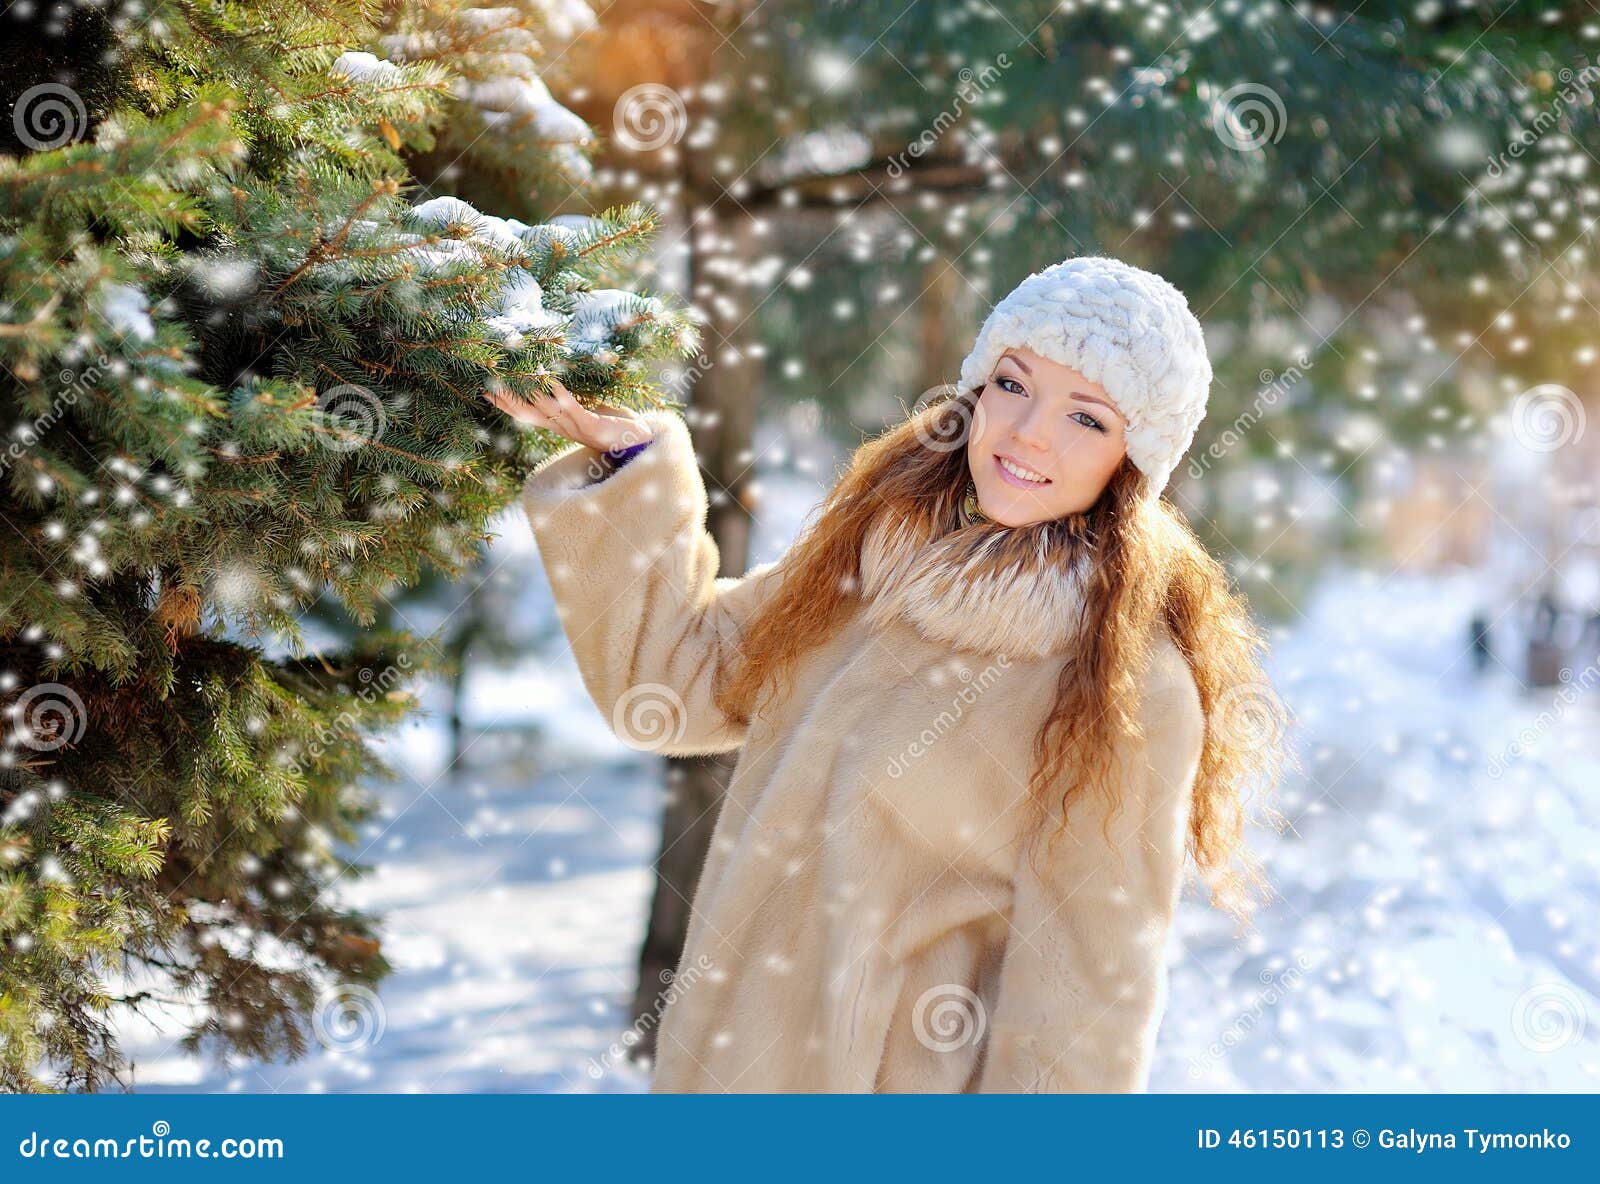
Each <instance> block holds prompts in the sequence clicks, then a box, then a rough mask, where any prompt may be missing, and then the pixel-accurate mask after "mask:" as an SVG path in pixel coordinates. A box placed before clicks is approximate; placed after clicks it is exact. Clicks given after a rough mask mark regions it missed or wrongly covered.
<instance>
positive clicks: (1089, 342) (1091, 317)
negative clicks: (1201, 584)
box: [961, 255, 1211, 497]
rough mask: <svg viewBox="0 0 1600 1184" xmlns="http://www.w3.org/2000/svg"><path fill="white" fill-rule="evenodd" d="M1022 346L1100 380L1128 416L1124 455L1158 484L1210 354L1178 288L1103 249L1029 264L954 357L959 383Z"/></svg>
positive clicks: (1200, 390) (1155, 487)
mask: <svg viewBox="0 0 1600 1184" xmlns="http://www.w3.org/2000/svg"><path fill="white" fill-rule="evenodd" d="M1017 347H1022V348H1026V349H1030V350H1032V351H1033V352H1034V353H1036V354H1039V355H1040V356H1042V357H1046V358H1049V359H1050V360H1051V361H1053V362H1059V363H1061V364H1062V365H1063V366H1071V367H1072V368H1073V369H1074V370H1077V371H1078V372H1079V373H1081V374H1082V375H1083V376H1084V377H1085V378H1087V379H1088V380H1089V381H1090V382H1097V383H1099V384H1100V385H1101V386H1103V387H1104V388H1105V390H1106V393H1107V394H1109V395H1110V396H1111V399H1112V401H1113V402H1114V403H1115V404H1116V405H1117V410H1118V411H1120V412H1121V413H1122V416H1123V419H1124V420H1125V421H1126V423H1127V431H1126V433H1125V437H1124V438H1125V440H1126V442H1127V448H1128V458H1129V459H1130V460H1132V461H1133V463H1134V464H1135V465H1136V466H1137V467H1138V468H1139V469H1140V470H1142V471H1143V472H1145V473H1147V474H1148V475H1149V478H1150V486H1149V488H1150V496H1151V497H1155V496H1157V495H1159V494H1160V493H1161V491H1162V490H1163V489H1165V488H1166V485H1167V478H1168V477H1170V476H1171V475H1172V470H1173V469H1175V468H1177V467H1178V462H1179V461H1180V460H1182V459H1183V454H1184V453H1185V452H1186V451H1188V448H1189V443H1190V441H1192V440H1193V439H1194V433H1195V429H1196V428H1197V427H1199V425H1200V421H1201V420H1202V419H1204V418H1205V414H1206V395H1207V392H1208V391H1209V390H1210V387H1211V362H1210V360H1209V359H1208V358H1207V357H1206V347H1205V338H1204V335H1203V334H1202V332H1201V329H1200V322H1199V320H1197V319H1196V318H1195V315H1194V313H1192V312H1190V311H1189V302H1188V301H1187V300H1186V299H1185V298H1184V295H1183V293H1182V292H1180V291H1178V289H1177V288H1175V287H1173V286H1172V285H1171V284H1170V283H1168V282H1167V281H1166V280H1164V279H1162V278H1161V277H1160V276H1158V275H1156V274H1155V273H1154V272H1150V271H1145V270H1144V269H1143V268H1139V267H1134V266H1133V265H1132V264H1129V263H1123V262H1122V261H1121V260H1119V259H1112V258H1109V257H1108V256H1105V255H1081V256H1079V257H1078V258H1076V259H1066V260H1063V261H1062V262H1060V263H1055V264H1052V265H1051V266H1049V267H1046V268H1044V269H1043V270H1041V271H1036V272H1034V273H1033V274H1032V275H1030V276H1029V277H1028V278H1027V279H1025V280H1023V281H1022V282H1021V283H1020V284H1018V285H1017V286H1016V287H1015V288H1014V289H1012V291H1011V293H1010V294H1009V295H1008V296H1006V298H1005V299H1004V300H1002V301H1000V303H999V304H996V305H995V306H994V308H993V309H992V310H991V311H990V313H989V315H988V317H987V318H986V319H985V320H984V322H983V327H982V328H981V329H979V330H978V340H977V342H976V344H974V345H973V347H972V352H971V353H969V354H968V355H967V358H966V361H964V362H962V363H961V389H962V390H971V389H973V388H975V387H981V386H982V385H983V384H984V383H985V382H987V381H988V380H989V375H990V373H991V372H992V371H993V369H994V364H995V363H996V362H997V361H999V359H1000V355H1001V354H1003V353H1005V352H1006V350H1008V349H1013V348H1017Z"/></svg>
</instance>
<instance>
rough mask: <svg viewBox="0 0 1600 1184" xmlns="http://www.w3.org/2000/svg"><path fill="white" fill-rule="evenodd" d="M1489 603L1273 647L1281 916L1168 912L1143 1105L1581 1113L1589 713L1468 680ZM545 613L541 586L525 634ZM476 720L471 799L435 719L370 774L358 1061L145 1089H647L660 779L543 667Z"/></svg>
mask: <svg viewBox="0 0 1600 1184" xmlns="http://www.w3.org/2000/svg"><path fill="white" fill-rule="evenodd" d="M763 484H764V485H766V487H767V492H768V501H769V504H772V505H774V506H776V507H777V510H776V511H775V513H774V514H773V515H772V516H771V517H770V518H769V519H768V521H765V522H763V524H762V532H761V534H760V535H759V536H758V539H757V542H756V547H755V551H756V554H755V556H754V561H761V560H763V559H767V558H772V557H773V556H774V555H776V554H777V552H778V550H779V549H780V548H781V546H782V542H783V540H785V539H787V538H789V537H792V535H793V532H794V531H795V530H796V529H797V528H798V526H799V523H800V521H801V518H802V516H803V514H804V513H805V512H806V511H807V510H808V509H809V506H810V504H811V501H812V500H814V497H815V493H814V485H810V484H808V479H807V478H801V477H790V478H781V477H780V478H777V479H764V481H763ZM525 529H526V528H525V527H521V526H520V524H514V523H513V524H508V526H507V536H506V541H505V542H504V543H503V544H502V545H503V546H507V547H512V548H518V547H525V546H526V543H525V541H524V540H523V538H522V534H521V533H520V532H525ZM1481 586H1482V585H1481V580H1480V579H1479V578H1478V577H1476V576H1475V575H1474V574H1473V573H1461V574H1459V575H1455V576H1447V577H1440V576H1433V577H1421V576H1410V575H1406V576H1396V577H1393V578H1385V577H1383V576H1366V575H1363V574H1361V573H1358V572H1351V571H1345V572H1340V573H1337V574H1335V575H1333V576H1331V577H1329V578H1328V579H1327V580H1326V581H1325V582H1324V583H1323V584H1322V585H1321V587H1320V589H1319V591H1318V593H1317V594H1316V595H1315V596H1314V597H1312V598H1311V600H1310V602H1309V603H1308V604H1306V605H1303V606H1302V607H1301V613H1302V614H1303V615H1300V616H1298V617H1296V618H1295V619H1294V620H1293V621H1292V622H1290V623H1289V624H1288V626H1287V627H1286V629H1285V630H1284V632H1283V634H1282V636H1280V637H1279V638H1277V639H1276V641H1275V643H1274V652H1273V659H1272V666H1271V674H1272V678H1273V681H1274V684H1275V685H1276V687H1277V688H1278V690H1279V692H1280V694H1281V695H1282V696H1283V698H1284V699H1285V701H1286V702H1287V703H1288V705H1289V707H1290V709H1291V711H1292V712H1293V713H1294V716H1295V721H1294V732H1293V743H1294V746H1295V748H1296V749H1297V751H1298V752H1299V756H1300V762H1301V765H1302V770H1303V771H1302V772H1299V773H1291V774H1290V777H1289V779H1288V780H1287V781H1286V783H1285V785H1284V787H1283V789H1282V791H1281V793H1280V795H1279V797H1278V800H1277V804H1278V807H1279V809H1280V811H1281V812H1282V813H1283V814H1284V815H1285V816H1287V817H1288V819H1289V820H1290V822H1291V823H1292V827H1291V829H1289V830H1288V831H1286V832H1285V833H1284V834H1282V835H1276V834H1274V833H1272V832H1271V831H1265V832H1262V833H1261V834H1259V835H1258V839H1257V842H1258V845H1259V846H1260V847H1261V849H1262V851H1263V853H1264V855H1265V858H1266V861H1267V871H1268V875H1269V877H1270V878H1271V880H1272V881H1273V883H1274V885H1275V887H1276V889H1277V891H1278V893H1279V897H1280V899H1279V900H1277V901H1276V902H1275V903H1274V904H1272V905H1271V906H1270V907H1269V908H1267V909H1265V910H1264V911H1263V912H1262V913H1261V914H1260V915H1259V916H1258V918H1257V924H1256V928H1255V930H1254V931H1253V932H1252V933H1250V934H1248V935H1246V936H1244V937H1242V938H1241V937H1239V936H1238V935H1237V934H1236V932H1235V930H1234V927H1233V925H1232V923H1231V922H1230V921H1229V920H1228V919H1227V918H1226V917H1224V916H1223V915H1222V914H1220V913H1218V912H1216V911H1215V910H1212V909H1211V908H1210V907H1209V906H1208V905H1207V904H1206V903H1205V902H1204V900H1203V899H1202V898H1201V897H1200V895H1199V893H1198V891H1197V886H1196V885H1194V884H1191V886H1190V890H1189V892H1187V893H1186V897H1185V900H1184V904H1183V908H1182V911H1181V914H1180V918H1179V924H1178V927H1177V931H1176V933H1175V935H1174V942H1173V946H1172V949H1171V957H1172V975H1171V983H1170V988H1169V1002H1170V1007H1169V1010H1168V1011H1167V1014H1166V1018H1165V1021H1164V1023H1163V1025H1162V1028H1161V1031H1160V1033H1159V1036H1158V1040H1157V1046H1156V1053H1155V1064H1154V1070H1153V1073H1152V1078H1151V1082H1150V1085H1151V1089H1152V1090H1158V1091H1214V1090H1224V1091H1234V1090H1238V1091H1271V1090H1314V1091H1315V1090H1333V1091H1351V1090H1445V1091H1448V1090H1495V1091H1512V1090H1584V1091H1587V1090H1594V1089H1596V1088H1597V1087H1600V948H1597V940H1600V939H1597V935H1596V926H1595V921H1596V917H1597V906H1600V726H1597V723H1600V681H1597V672H1596V670H1595V669H1594V668H1593V667H1589V668H1587V669H1585V670H1584V671H1576V670H1575V671H1574V677H1573V679H1572V681H1571V682H1570V683H1568V684H1567V685H1566V687H1565V688H1564V689H1559V690H1558V689H1552V690H1548V691H1528V690H1523V689H1521V688H1520V687H1519V686H1518V685H1517V682H1516V680H1515V678H1514V677H1513V675H1512V673H1511V671H1510V670H1508V669H1507V668H1506V667H1504V666H1500V665H1491V666H1490V667H1489V669H1488V670H1487V671H1486V672H1485V673H1483V674H1481V675H1480V674H1478V673H1476V672H1474V670H1473V669H1472V665H1471V662H1470V659H1469V656H1468V655H1467V653H1466V647H1465V638H1466V634H1467V621H1468V617H1469V616H1470V614H1471V612H1472V610H1473V609H1474V608H1475V607H1476V600H1475V597H1476V596H1477V595H1478V594H1479V592H1480V591H1481ZM548 595H549V593H548V587H547V585H545V583H544V579H543V575H542V573H541V572H539V571H538V569H537V568H535V569H533V575H532V577H531V578H530V580H529V588H528V596H529V598H530V604H532V603H533V602H538V603H539V605H540V607H539V609H538V611H542V612H548ZM529 611H534V610H533V609H532V608H530V610H529ZM1514 641H1515V638H1514V637H1512V638H1502V639H1501V644H1502V652H1501V654H1500V656H1501V658H1502V659H1503V660H1504V661H1506V662H1507V663H1508V664H1509V665H1511V666H1513V667H1514V666H1515V663H1514V662H1512V661H1511V658H1510V654H1511V653H1512V651H1513V645H1512V643H1514ZM1593 658H1594V656H1593V655H1590V656H1589V659H1591V660H1592V659H1593ZM472 702H473V717H474V720H475V723H476V724H477V725H478V726H479V727H480V728H483V729H484V733H483V739H482V740H481V741H479V742H478V743H476V744H475V745H474V751H473V752H472V753H471V754H470V758H471V762H472V765H473V768H474V769H475V770H477V771H476V772H473V773H470V774H469V775H466V776H462V777H458V778H454V779H443V778H441V777H440V775H439V774H440V769H441V766H442V763H443V758H442V746H441V741H440V729H439V728H438V725H437V722H436V719H435V720H429V721H424V722H421V723H418V724H415V725H412V726H410V727H408V728H407V729H406V730H405V731H404V732H402V733H401V734H400V735H399V736H398V737H396V738H394V739H393V740H391V741H390V742H389V743H391V744H392V745H394V746H395V759H396V762H397V763H398V764H399V765H400V766H401V767H402V768H404V769H405V772H406V775H405V776H404V777H403V778H401V779H400V780H399V781H398V782H396V783H395V784H392V785H388V786H383V787H380V789H379V792H380V794H381V797H382V800H383V803H384V814H383V817H382V818H381V819H379V820H377V821H376V822H375V824H374V825H373V826H372V827H371V828H369V831H368V833H367V834H366V835H365V836H364V837H363V849H362V852H361V858H362V860H363V861H364V862H367V863H370V864H374V865H375V866H376V868H377V870H376V871H375V873H374V874H373V875H372V876H371V877H370V878H368V879H367V880H365V881H363V882H361V883H359V884H358V885H356V886H355V887H353V888H352V889H351V892H350V898H351V900H352V901H354V902H356V903H359V904H361V905H363V906H364V907H367V908H370V909H374V910H376V911H378V912H379V913H381V914H382V915H383V916H384V918H385V948H386V951H387V952H388V954H389V957H390V958H391V960H392V961H393V962H394V964H395V966H396V970H395V973H394V974H393V976H392V977H391V978H390V979H389V980H388V981H387V982H386V983H385V984H384V986H383V988H382V994H381V1000H380V1001H379V1002H377V1003H376V1004H371V1003H367V1004H365V1005H364V1009H362V1008H359V1007H358V1011H359V1013H360V1014H358V1015H357V1016H356V1017H355V1022H354V1023H353V1026H352V1028H351V1030H350V1031H349V1032H346V1031H345V1030H344V1028H343V1027H341V1024H340V1022H339V1021H340V1019H341V1017H340V1016H339V1014H338V1013H337V1012H336V1011H334V1012H330V1015H331V1017H332V1022H331V1023H330V1024H329V1025H328V1028H329V1033H328V1038H327V1039H326V1040H325V1042H324V1045H325V1046H324V1045H319V1046H318V1047H316V1048H315V1049H314V1050H313V1052H312V1053H311V1054H310V1055H308V1056H307V1057H306V1058H304V1059H302V1060H301V1061H299V1062H296V1063H293V1064H287V1065H284V1064H273V1065H241V1066H236V1067H233V1068H231V1069H219V1068H217V1067H215V1066H212V1065H209V1064H203V1063H199V1062H196V1061H194V1060H192V1059H190V1058H187V1057H184V1056H182V1055H181V1054H178V1053H176V1052H174V1051H172V1050H171V1044H172V1041H173V1039H174V1038H175V1036H176V1034H177V1032H176V1030H172V1031H168V1032H165V1033H158V1032H156V1031H154V1030H153V1029H151V1028H150V1027H149V1026H148V1025H144V1024H129V1025H128V1026H127V1027H126V1029H125V1042H126V1046H127V1048H128V1050H129V1051H130V1052H131V1053H133V1054H134V1056H135V1059H136V1061H137V1069H136V1072H135V1073H134V1076H133V1080H134V1083H135V1085H136V1088H140V1089H143V1090H159V1089H190V1090H194V1089H201V1090H242V1091H256V1090H292V1091H300V1090H363V1091H408V1090H418V1091H452V1090H479V1091H495V1090H517V1091H547V1090H567V1091H634V1090H640V1089H643V1088H645V1085H646V1082H645V1080H644V1078H643V1077H642V1076H641V1074H640V1073H639V1072H638V1071H637V1070H635V1069H633V1068H632V1067H631V1066H629V1065H627V1064H626V1063H621V1064H616V1063H613V1059H612V1058H608V1057H606V1049H607V1046H608V1045H611V1044H612V1042H613V1041H615V1040H617V1039H618V1038H619V1037H620V1035H621V1032H622V1030H623V1027H624V1025H625V1024H626V1023H627V1021H628V1019H629V1017H628V1015H627V1008H628V1006H629V1003H630V1001H631V998H632V995H633V986H634V958H635V955H636V947H637V942H638V940H639V937H640V935H641V934H642V931H643V924H644V918H645V914H646V909H647V907H648V901H649V892H650V880H651V878H650V871H649V865H650V860H651V858H652V857H653V855H654V851H655V845H656V833H657V824H658V817H659V809H660V779H661V763H660V762H659V761H656V760H654V759H653V758H650V757H648V756H645V755H643V754H639V753H636V752H633V751H631V750H629V749H627V748H625V747H623V746H622V745H621V744H620V743H619V742H617V741H616V740H615V739H614V738H613V737H612V736H611V735H610V734H609V732H608V731H607V730H606V727H605V722H604V720H602V719H601V718H600V716H599V713H598V712H596V711H595V710H594V708H593V706H592V705H591V704H590V702H589V700H588V698H587V696H586V695H585V693H584V691H583V687H582V684H581V683H580V682H579V680H578V676H577V671H576V669H575V668H574V666H573V664H572V659H571V655H570V653H569V652H568V651H567V650H566V649H565V647H564V646H560V645H558V646H557V647H556V649H555V651H554V652H553V653H549V654H544V655H539V656H536V657H533V658H530V659H529V660H528V661H527V662H525V663H523V664H521V665H520V666H518V667H516V668H515V669H513V670H511V671H507V672H501V673H490V672H485V673H482V674H480V675H479V676H478V678H477V680H476V682H475V684H474V691H473V696H472ZM359 1003H361V1001H358V1004H359ZM378 1016H381V1020H382V1027H381V1031H379V1030H378V1026H377V1024H376V1022H375V1020H376V1018H377V1017H378ZM352 1045H353V1046H354V1047H350V1046H352ZM602 1061H603V1063H602Z"/></svg>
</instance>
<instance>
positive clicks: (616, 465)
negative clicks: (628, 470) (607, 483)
mask: <svg viewBox="0 0 1600 1184" xmlns="http://www.w3.org/2000/svg"><path fill="white" fill-rule="evenodd" d="M653 439H654V437H651V439H650V440H640V441H639V442H638V443H637V444H630V445H628V446H627V447H626V448H608V449H606V451H604V452H602V453H601V454H600V455H601V457H602V458H603V461H604V464H605V468H606V473H607V475H609V474H611V473H614V472H616V471H617V470H618V469H620V468H621V467H622V466H623V465H625V464H627V463H628V462H629V461H630V460H632V459H633V458H634V457H636V456H638V455H639V454H640V453H641V452H643V451H644V450H645V449H646V448H648V447H650V444H651V440H653Z"/></svg>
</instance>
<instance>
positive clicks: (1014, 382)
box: [994, 375, 1028, 395]
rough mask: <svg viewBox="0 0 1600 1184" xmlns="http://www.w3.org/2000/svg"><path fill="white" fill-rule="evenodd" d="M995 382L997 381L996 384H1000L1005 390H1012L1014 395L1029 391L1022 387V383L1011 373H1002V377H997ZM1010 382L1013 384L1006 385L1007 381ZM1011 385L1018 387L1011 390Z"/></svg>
mask: <svg viewBox="0 0 1600 1184" xmlns="http://www.w3.org/2000/svg"><path fill="white" fill-rule="evenodd" d="M994 382H995V385H996V386H998V387H999V388H1000V389H1001V390H1003V391H1011V393H1012V394H1013V395H1025V394H1027V393H1028V392H1027V391H1025V390H1023V389H1022V384H1021V383H1020V382H1018V381H1017V380H1016V379H1015V378H1012V377H1011V376H1010V375H1002V376H1001V377H999V378H997V379H995V380H994ZM1008 382H1009V383H1010V384H1011V386H1007V385H1006V383H1008ZM1011 387H1016V388H1017V389H1016V390H1011Z"/></svg>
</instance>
